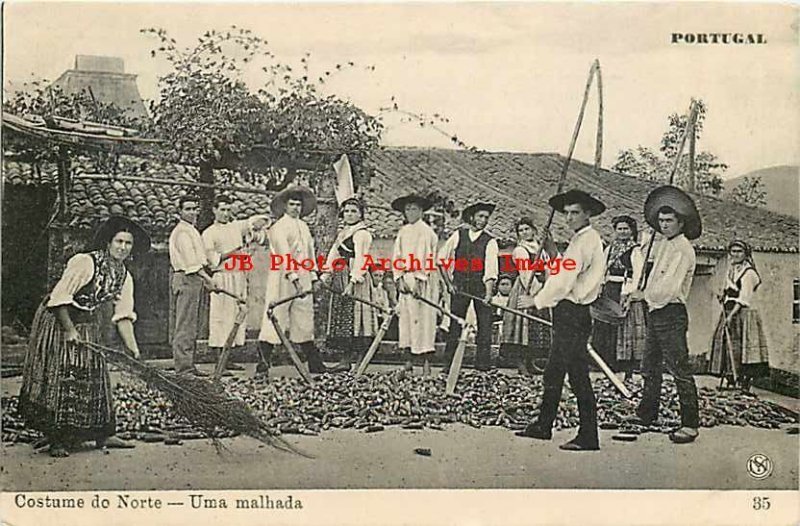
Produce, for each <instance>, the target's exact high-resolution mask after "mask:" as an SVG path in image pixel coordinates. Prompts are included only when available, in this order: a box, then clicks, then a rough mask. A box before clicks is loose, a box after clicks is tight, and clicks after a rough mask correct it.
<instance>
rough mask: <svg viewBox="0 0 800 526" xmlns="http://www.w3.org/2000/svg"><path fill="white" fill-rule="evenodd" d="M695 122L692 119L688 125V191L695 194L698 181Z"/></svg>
mask: <svg viewBox="0 0 800 526" xmlns="http://www.w3.org/2000/svg"><path fill="white" fill-rule="evenodd" d="M694 122H695V120H694V119H692V120H690V121H689V122H688V123H687V126H689V184H688V185H687V188H686V189H687V190H689V191H690V192H694V189H695V184H696V179H695V174H694V143H695V140H696V139H695V130H694Z"/></svg>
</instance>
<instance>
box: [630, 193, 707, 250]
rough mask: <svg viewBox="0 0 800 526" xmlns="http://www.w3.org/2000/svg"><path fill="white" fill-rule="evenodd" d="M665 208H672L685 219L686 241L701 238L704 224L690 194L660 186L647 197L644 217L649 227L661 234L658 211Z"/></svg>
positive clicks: (684, 231)
mask: <svg viewBox="0 0 800 526" xmlns="http://www.w3.org/2000/svg"><path fill="white" fill-rule="evenodd" d="M665 206H667V207H669V208H672V209H673V210H675V212H676V213H677V214H679V215H680V216H681V217H682V218H683V221H684V225H683V235H685V236H686V239H697V238H698V237H700V234H702V233H703V224H702V221H701V220H700V213H699V212H698V211H697V206H696V205H695V204H694V200H692V198H691V197H689V194H687V193H686V192H684V191H683V190H681V189H680V188H677V187H675V186H670V185H664V186H659V187H658V188H656V189H655V190H653V191H652V192H650V195H648V196H647V200H645V202H644V217H645V219H646V220H647V224H648V225H650V226H651V227H653V228H654V229H655V230H656V231H657V232H661V229H660V228H659V226H658V211H659V210H661V209H662V208H663V207H665Z"/></svg>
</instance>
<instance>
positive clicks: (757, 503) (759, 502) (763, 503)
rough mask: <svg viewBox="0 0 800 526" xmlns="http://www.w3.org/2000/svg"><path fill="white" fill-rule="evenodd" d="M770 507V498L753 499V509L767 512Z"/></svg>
mask: <svg viewBox="0 0 800 526" xmlns="http://www.w3.org/2000/svg"><path fill="white" fill-rule="evenodd" d="M769 507H770V503H769V497H753V509H754V510H756V511H767V510H768V509H769Z"/></svg>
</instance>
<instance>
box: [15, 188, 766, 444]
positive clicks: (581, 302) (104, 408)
mask: <svg viewBox="0 0 800 526" xmlns="http://www.w3.org/2000/svg"><path fill="white" fill-rule="evenodd" d="M549 204H550V205H551V206H552V207H553V208H554V209H555V210H556V211H557V212H559V213H561V214H563V216H564V218H565V220H566V223H567V225H568V226H569V228H570V230H571V231H572V236H571V238H570V239H569V243H568V244H567V245H566V249H563V246H562V247H561V248H562V250H559V246H557V245H556V244H555V243H554V242H553V240H552V238H550V236H549V234H548V235H545V236H544V237H543V238H542V243H541V244H542V245H543V246H539V243H537V241H536V236H537V226H536V225H535V224H534V222H533V221H532V220H531V219H530V218H520V219H519V220H518V221H517V222H516V224H515V234H516V236H517V245H516V247H515V248H514V249H513V253H512V258H513V260H514V261H530V262H532V263H534V264H533V265H531V266H524V265H523V266H521V267H519V268H518V271H517V272H515V273H514V275H513V276H512V275H508V274H502V273H501V272H500V269H499V248H498V243H497V239H496V238H495V237H494V236H492V234H491V233H490V232H489V231H488V230H487V225H488V223H489V219H490V216H491V214H492V213H493V212H494V210H495V205H493V204H491V203H483V202H481V203H474V204H471V205H469V206H467V207H466V208H465V209H464V210H463V212H462V216H461V218H462V221H463V224H462V226H460V227H459V228H458V229H456V230H455V231H454V232H453V233H452V235H450V236H449V237H448V238H447V239H446V240H443V241H444V242H443V243H442V242H441V241H440V238H439V235H438V233H437V231H438V230H440V229H437V228H434V227H435V226H436V224H435V220H436V219H437V217H436V215H435V214H431V207H432V203H431V201H430V200H428V199H427V198H426V197H424V196H422V195H417V194H410V195H406V196H403V197H400V198H398V199H396V200H395V201H393V202H392V205H391V206H392V208H393V209H394V210H396V211H398V212H400V213H401V214H402V215H403V218H404V224H403V226H402V227H401V228H400V229H399V231H398V233H397V236H396V239H395V242H394V246H393V249H392V255H391V260H392V261H397V260H403V261H407V260H408V259H409V258H411V257H416V258H418V259H419V260H422V261H425V260H429V259H431V258H432V259H433V260H434V261H437V262H444V261H458V260H467V261H472V262H474V261H479V262H482V264H480V265H474V264H473V265H466V266H461V265H453V264H437V265H435V266H434V268H429V267H427V266H418V267H414V266H413V265H412V266H410V267H409V266H407V265H393V266H392V268H391V271H390V277H391V279H389V280H388V282H389V283H390V284H391V286H392V288H394V289H396V293H397V294H396V295H388V296H391V298H392V299H391V300H389V301H387V294H386V290H385V288H386V287H384V285H383V281H382V280H379V279H376V276H375V274H374V273H371V272H370V271H369V269H368V268H367V265H365V262H366V261H367V260H368V259H369V258H370V256H371V252H370V251H371V248H372V243H373V236H372V234H371V233H370V230H369V227H368V225H367V224H366V223H365V220H364V218H365V204H364V203H363V201H362V200H360V199H359V198H357V197H355V196H350V197H347V198H344V199H342V200H341V202H340V203H339V217H340V219H341V221H342V224H343V226H342V228H341V229H340V230H339V232H338V234H337V236H336V239H335V241H334V243H333V245H332V247H331V249H330V251H329V253H328V255H327V256H328V257H327V261H334V260H343V261H344V262H345V263H346V264H345V265H344V266H340V267H338V268H337V267H333V268H331V267H328V268H326V269H321V268H318V267H314V268H310V267H307V266H305V265H303V266H299V267H294V268H291V267H289V266H280V267H279V268H270V269H269V271H268V272H267V277H266V280H267V281H266V297H265V307H264V308H265V312H264V315H263V319H262V324H261V329H260V332H259V336H258V351H259V363H258V365H257V369H256V374H258V375H268V373H269V368H270V365H271V362H272V355H273V350H274V348H275V346H276V345H278V344H281V343H282V342H284V341H286V340H288V341H289V342H291V345H292V346H293V347H294V348H296V349H297V350H298V351H300V354H301V355H302V356H303V357H305V359H306V360H307V362H308V370H309V372H310V373H312V374H318V373H324V372H333V371H345V370H349V369H350V367H351V365H352V363H353V362H354V361H355V360H356V359H357V358H359V357H361V356H362V355H363V354H364V352H365V351H366V349H367V348H368V346H369V345H370V343H371V342H372V341H373V339H374V338H375V336H376V334H377V333H378V328H379V325H380V323H381V321H382V320H383V319H385V316H387V315H389V314H387V313H389V312H391V313H392V314H391V315H392V316H394V315H396V316H397V319H398V326H399V327H398V330H399V334H398V340H399V346H400V347H401V348H402V349H405V350H406V351H407V353H408V360H407V362H406V368H407V369H413V367H414V365H415V363H418V364H420V365H421V366H422V369H423V374H431V359H430V358H431V356H432V353H434V351H435V343H436V336H437V329H441V327H442V324H441V323H440V322H441V321H442V320H445V321H450V323H449V324H447V323H445V324H444V325H445V326H446V328H447V335H446V337H445V369H444V372H445V373H447V372H448V371H449V368H450V363H451V361H452V358H453V355H454V353H455V351H456V348H457V347H458V344H459V340H460V339H461V331H462V330H463V329H464V327H462V324H461V323H460V322H459V323H456V322H455V321H453V320H458V321H461V320H464V319H465V318H467V317H468V314H467V313H468V311H469V310H470V309H473V310H474V320H475V325H476V326H477V335H476V348H477V351H476V357H475V367H476V368H477V369H479V370H487V369H489V368H490V367H491V343H492V326H493V323H494V322H495V321H496V320H497V319H498V312H500V313H501V315H502V336H501V349H502V350H503V352H504V353H506V355H508V356H512V357H513V359H514V360H516V362H517V364H518V365H519V369H520V371H521V372H523V373H526V372H527V371H528V369H529V367H530V358H531V356H532V355H534V354H535V353H536V352H539V351H541V350H542V349H548V350H549V355H548V359H547V363H546V366H545V367H544V371H543V385H544V391H543V396H542V402H541V407H540V410H539V412H538V417H537V419H536V420H535V421H534V422H532V423H531V424H530V425H529V426H528V427H527V428H526V429H525V430H524V431H520V432H518V433H517V434H518V435H519V436H523V437H528V438H535V439H545V440H547V439H550V438H551V436H552V425H553V422H554V420H555V418H556V414H557V411H558V405H559V402H560V400H561V394H562V387H563V383H564V379H565V376H566V375H569V381H570V386H571V388H572V390H573V391H574V393H575V395H576V397H577V400H578V409H579V414H580V427H579V430H578V433H577V436H576V437H575V438H574V439H573V440H571V441H570V442H567V443H566V444H563V445H562V446H561V448H562V449H565V450H572V451H584V450H596V449H598V448H599V445H600V444H599V438H598V425H597V409H596V399H595V395H594V392H593V389H592V384H591V382H590V378H589V368H590V361H589V354H588V353H587V350H586V349H587V344H589V342H590V339H591V341H592V342H593V343H594V345H595V346H596V347H598V348H599V349H600V350H602V351H603V352H604V353H608V352H610V351H609V350H610V349H613V353H614V356H615V358H616V359H617V360H618V361H619V363H621V364H630V363H633V362H635V361H638V360H639V359H641V374H642V376H643V378H644V389H643V394H642V399H641V401H640V403H639V405H638V408H637V411H636V414H635V415H631V420H633V421H635V422H638V423H640V424H653V423H654V422H655V421H656V420H657V418H658V414H659V411H658V409H659V398H660V394H661V379H662V370H663V366H664V365H666V368H667V370H668V371H669V372H670V373H671V374H672V376H673V377H674V378H675V382H676V385H677V389H678V394H679V397H680V408H681V427H680V428H679V429H677V430H676V431H675V432H673V433H672V434H671V435H670V439H671V440H672V441H673V442H676V443H687V442H692V441H694V440H695V439H696V437H697V436H698V427H699V415H698V401H697V389H696V386H695V381H694V378H693V376H692V371H691V368H690V365H689V353H688V346H687V339H686V332H687V328H688V316H687V309H686V303H687V299H688V295H689V289H690V287H691V283H692V278H693V275H694V270H695V264H696V258H695V252H694V249H693V247H692V245H691V243H690V240H693V239H696V238H697V237H699V236H700V233H701V220H700V216H699V214H698V212H697V209H696V207H695V205H694V203H693V201H692V200H691V198H690V197H689V196H688V195H686V194H684V193H683V192H681V191H680V190H678V189H677V188H674V187H670V186H664V187H660V188H658V189H656V190H654V191H653V192H652V193H651V194H650V196H649V197H648V199H647V201H646V203H645V208H644V213H645V218H646V220H647V222H648V224H649V225H650V226H651V227H652V228H653V234H652V242H650V240H648V241H647V242H640V241H639V239H638V237H639V236H638V229H637V224H636V221H635V220H634V219H633V218H631V217H630V216H626V215H623V216H618V217H615V218H614V219H613V220H612V225H613V227H614V230H615V234H616V238H615V240H614V241H612V242H611V243H609V244H608V246H606V247H605V248H604V246H603V241H602V239H601V236H600V234H599V233H598V232H597V230H595V228H594V227H593V225H592V218H593V217H595V216H597V215H599V214H601V213H603V212H604V211H605V208H606V207H605V205H604V204H603V203H602V202H601V201H599V200H598V199H597V198H596V197H594V196H592V195H590V194H588V193H586V192H583V191H581V190H570V191H567V192H564V193H561V194H558V195H556V196H554V197H552V198H551V199H550V200H549ZM178 208H179V215H180V219H179V222H178V224H177V225H176V226H175V228H174V230H173V231H172V233H171V235H170V238H169V256H170V264H171V267H172V271H173V272H172V277H171V301H172V308H171V312H172V313H173V315H174V330H173V338H172V349H173V357H174V367H175V370H176V372H177V373H179V374H193V375H200V376H204V375H205V373H203V372H202V371H200V370H199V369H197V367H196V366H195V363H194V353H195V346H196V341H197V337H198V326H199V323H198V316H199V312H200V309H199V306H200V298H201V293H202V290H203V288H204V287H205V288H207V289H208V290H210V291H211V300H210V307H209V339H208V342H209V346H210V347H212V348H218V349H219V348H222V347H223V346H224V345H225V344H226V341H228V340H230V339H232V343H233V345H234V346H241V345H244V337H245V335H244V330H245V328H244V324H241V323H239V324H237V322H236V318H237V315H238V314H239V313H240V312H239V309H240V306H241V305H242V304H243V303H244V302H246V300H247V294H248V290H247V289H248V287H247V276H246V275H245V270H237V269H234V270H225V262H226V260H228V258H230V257H231V256H233V255H235V254H240V253H241V252H242V251H243V250H244V249H245V247H246V246H247V245H248V244H249V243H252V242H260V243H263V244H268V246H269V250H270V251H271V253H272V254H278V255H284V256H291V257H292V258H294V259H295V260H297V261H317V254H316V247H315V242H314V237H313V235H312V234H311V230H310V228H309V226H308V224H307V223H306V222H305V221H304V218H305V217H307V216H308V215H309V214H311V213H312V212H314V210H315V209H316V198H315V196H314V194H313V192H312V191H311V190H310V189H308V188H305V187H300V186H297V187H290V188H288V189H286V190H284V191H281V192H279V193H278V194H277V195H275V196H274V198H273V199H272V201H271V204H270V209H271V212H272V218H269V217H267V216H254V217H251V218H249V219H246V220H237V221H232V220H231V217H230V215H231V212H230V210H231V201H230V200H229V199H227V198H225V197H220V198H218V199H217V200H216V202H215V203H214V207H213V212H214V223H213V224H212V225H211V226H209V227H208V228H207V229H205V230H204V231H203V233H202V234H201V233H200V232H199V231H198V230H197V228H196V227H195V224H196V222H197V217H198V213H199V201H198V199H197V198H196V197H192V196H184V197H182V198H181V199H180V201H179V203H178ZM273 220H274V222H271V221H273ZM432 225H433V226H432ZM149 248H150V240H149V237H148V235H147V233H146V232H145V231H144V230H143V229H142V228H140V227H139V226H138V225H137V224H136V223H134V222H133V221H131V220H129V219H126V218H123V217H116V216H114V217H111V218H110V219H109V220H108V221H106V222H105V223H104V224H103V225H102V226H101V227H100V228H99V230H98V231H97V235H96V237H95V240H94V242H93V245H92V247H91V250H90V251H89V252H87V253H81V254H77V255H75V256H74V257H72V258H71V259H70V260H69V261H68V262H67V266H66V269H65V270H64V273H63V275H62V276H61V279H60V280H59V282H58V283H57V285H56V286H55V288H54V289H53V290H52V292H51V293H50V294H49V295H48V296H47V297H46V298H45V299H44V300H43V302H42V304H41V306H40V308H39V310H38V311H37V314H36V317H35V320H34V323H33V326H32V331H31V337H30V345H29V350H28V355H27V358H26V362H25V369H24V381H23V386H22V390H21V394H20V411H21V412H22V415H23V416H24V417H25V418H26V419H27V420H28V422H29V423H30V424H31V425H32V426H33V427H34V428H36V429H39V430H41V431H43V432H44V433H45V435H46V436H47V439H48V441H49V443H50V445H51V449H50V450H51V454H52V455H53V456H65V455H67V454H68V450H69V448H70V446H71V445H72V444H73V443H75V442H80V441H85V440H95V441H96V444H97V446H98V447H131V445H130V444H128V443H125V442H123V441H121V440H118V439H116V438H115V437H114V436H113V435H114V411H113V405H112V402H111V395H110V382H109V376H108V371H107V368H106V362H105V359H104V357H103V355H102V353H98V352H96V351H93V350H92V348H91V347H90V346H87V345H84V344H85V343H86V342H103V341H105V338H106V337H107V335H108V332H109V331H108V330H107V328H108V327H114V326H115V327H116V329H117V333H118V335H119V337H120V339H121V340H122V342H123V344H124V346H125V347H126V348H127V350H128V351H129V352H130V353H131V354H132V355H133V356H134V357H137V358H138V356H139V349H138V344H137V342H136V338H135V336H134V332H133V322H135V320H136V314H135V312H134V305H133V280H132V278H131V276H130V274H129V273H128V271H127V270H126V267H125V261H126V259H128V258H129V256H131V255H134V256H138V255H141V254H144V253H146V252H147V251H148V250H149ZM554 258H560V259H561V260H563V261H567V260H572V261H573V262H574V266H573V267H572V268H571V269H569V270H566V269H562V271H560V272H557V273H555V272H552V273H548V272H546V271H542V270H541V267H539V269H537V268H536V265H535V262H536V261H537V260H538V261H541V260H550V259H554ZM730 258H731V264H730V267H729V271H728V275H727V283H726V288H725V291H724V297H722V298H721V302H722V304H723V306H724V309H723V313H722V317H721V319H720V327H719V328H718V329H717V331H716V335H715V338H714V344H713V350H712V354H711V370H712V372H714V373H716V374H721V375H729V374H730V373H731V369H732V367H731V366H732V365H733V367H736V366H738V370H739V372H740V373H741V376H742V378H745V380H744V381H745V383H746V382H748V380H747V378H752V376H753V375H755V374H758V371H759V368H763V367H764V364H765V362H766V343H765V339H764V335H763V330H762V329H761V324H760V319H759V318H758V313H757V311H756V310H755V309H754V308H753V304H752V302H753V295H754V293H755V291H756V290H757V288H758V285H759V284H760V281H761V278H760V276H759V274H758V271H757V270H756V268H755V264H754V262H753V260H752V255H751V250H750V247H749V246H748V245H747V244H746V243H744V242H743V241H738V240H737V241H735V242H733V243H731V246H730ZM499 281H504V282H505V283H504V286H503V288H504V290H505V291H506V292H507V295H506V296H503V298H504V299H502V301H499V300H498V295H497V294H496V291H497V288H498V284H499ZM320 287H325V288H327V289H329V290H330V291H331V295H330V304H329V309H328V319H327V343H328V345H329V346H330V347H333V348H335V349H338V350H340V351H341V352H342V354H343V358H342V360H341V362H340V363H339V364H337V365H336V366H335V367H333V368H331V367H328V366H327V365H326V364H325V363H324V362H323V360H322V355H321V354H320V351H319V349H318V348H317V347H316V345H315V343H314V342H315V335H314V327H315V324H314V302H313V294H312V293H313V292H314V291H317V290H318V289H319V288H320ZM599 297H606V298H609V299H610V300H612V301H613V302H616V303H617V304H618V305H620V308H621V311H622V316H623V318H624V320H623V321H622V322H621V323H618V324H616V325H609V326H603V324H601V323H599V322H596V321H595V322H593V319H592V312H591V306H592V305H593V304H594V303H595V302H596V301H597V300H598V298H599ZM382 305H384V306H386V308H382V307H381V306H382ZM497 308H500V309H501V310H500V311H497ZM520 313H522V314H526V316H521V315H520ZM451 318H452V320H451ZM273 320H274V321H275V322H276V323H273ZM549 325H552V328H551V327H550V326H549ZM237 327H238V329H237ZM234 329H236V330H234ZM279 331H281V333H279ZM731 348H732V352H728V351H730V350H731ZM537 350H538V351H537ZM730 356H733V358H734V363H733V364H731V363H730V362H731V361H730V359H729V357H730ZM232 367H235V366H232ZM626 367H627V369H626V370H627V371H630V370H631V369H632V368H631V367H630V366H629V365H626Z"/></svg>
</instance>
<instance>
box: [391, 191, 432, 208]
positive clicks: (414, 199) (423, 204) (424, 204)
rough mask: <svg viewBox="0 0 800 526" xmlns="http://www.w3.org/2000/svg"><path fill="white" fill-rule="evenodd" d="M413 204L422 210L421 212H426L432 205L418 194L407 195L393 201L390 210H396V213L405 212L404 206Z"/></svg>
mask: <svg viewBox="0 0 800 526" xmlns="http://www.w3.org/2000/svg"><path fill="white" fill-rule="evenodd" d="M411 203H415V204H417V205H419V206H420V208H422V210H423V211H425V210H427V209H428V208H430V207H431V206H433V203H431V201H430V199H428V198H427V197H423V196H421V195H419V194H408V195H404V196H403V197H398V198H397V199H395V200H394V201H392V208H393V209H394V210H397V211H398V212H405V211H406V205H408V204H411Z"/></svg>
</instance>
